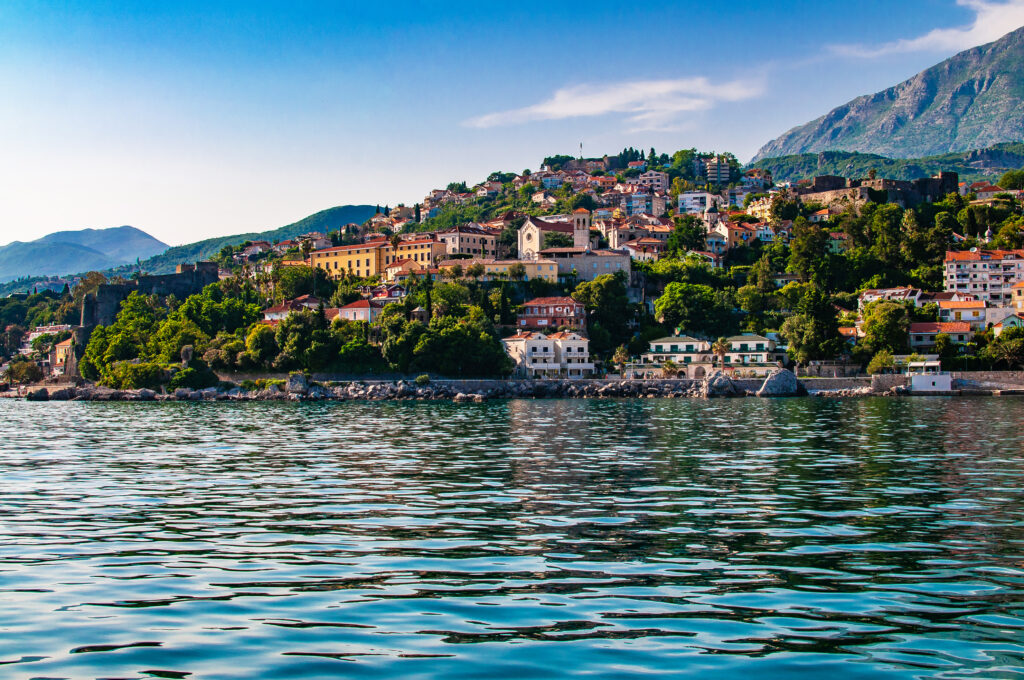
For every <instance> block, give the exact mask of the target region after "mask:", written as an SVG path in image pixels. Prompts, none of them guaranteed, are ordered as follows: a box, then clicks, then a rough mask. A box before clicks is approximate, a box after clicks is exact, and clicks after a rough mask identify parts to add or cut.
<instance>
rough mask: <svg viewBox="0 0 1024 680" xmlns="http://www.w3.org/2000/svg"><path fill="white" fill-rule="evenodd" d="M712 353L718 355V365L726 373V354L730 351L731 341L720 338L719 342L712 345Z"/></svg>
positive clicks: (716, 341)
mask: <svg viewBox="0 0 1024 680" xmlns="http://www.w3.org/2000/svg"><path fill="white" fill-rule="evenodd" d="M711 351H712V352H714V353H715V354H717V355H718V365H719V367H720V368H721V369H722V370H723V371H724V370H725V353H726V352H728V351H729V341H728V340H727V339H725V338H718V340H715V343H714V344H713V345H711Z"/></svg>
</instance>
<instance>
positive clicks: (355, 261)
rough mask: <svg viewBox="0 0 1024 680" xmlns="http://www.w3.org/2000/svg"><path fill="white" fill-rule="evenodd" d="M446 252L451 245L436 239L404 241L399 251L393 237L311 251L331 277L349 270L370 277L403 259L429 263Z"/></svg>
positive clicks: (400, 243) (311, 259) (400, 244)
mask: <svg viewBox="0 0 1024 680" xmlns="http://www.w3.org/2000/svg"><path fill="white" fill-rule="evenodd" d="M446 253H447V246H446V245H445V244H444V243H442V242H441V241H436V240H434V239H414V240H408V241H400V242H399V243H398V248H397V251H396V249H395V248H394V247H393V246H392V245H391V243H390V242H389V241H386V240H376V241H371V242H369V243H358V244H356V245H351V246H335V247H333V248H324V249H323V250H315V251H313V252H312V253H310V261H311V263H312V265H313V266H314V267H320V268H321V269H325V270H327V273H328V274H329V275H330V276H331V278H341V277H342V276H345V275H346V274H352V275H354V276H359V277H367V276H379V275H383V274H384V269H385V268H386V267H387V266H388V265H390V264H391V263H393V262H398V261H400V260H412V261H414V262H417V263H420V264H422V265H423V266H424V267H427V266H430V264H431V263H432V262H434V261H435V260H438V259H441V258H443V257H445V255H446Z"/></svg>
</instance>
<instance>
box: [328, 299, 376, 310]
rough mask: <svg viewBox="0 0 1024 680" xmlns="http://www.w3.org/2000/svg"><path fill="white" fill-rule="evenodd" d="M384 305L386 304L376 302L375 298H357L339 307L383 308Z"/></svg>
mask: <svg viewBox="0 0 1024 680" xmlns="http://www.w3.org/2000/svg"><path fill="white" fill-rule="evenodd" d="M383 307H384V305H382V304H380V303H379V302H374V301H373V300H356V301H355V302H350V303H348V304H347V305H345V306H344V307H339V308H338V309H381V308H383Z"/></svg>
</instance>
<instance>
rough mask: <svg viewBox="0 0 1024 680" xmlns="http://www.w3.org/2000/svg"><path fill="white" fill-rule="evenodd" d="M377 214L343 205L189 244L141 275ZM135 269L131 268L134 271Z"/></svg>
mask: <svg viewBox="0 0 1024 680" xmlns="http://www.w3.org/2000/svg"><path fill="white" fill-rule="evenodd" d="M376 212H377V208H376V206H372V205H341V206H336V207H334V208H328V209H326V210H321V211H320V212H318V213H313V214H312V215H310V216H309V217H305V218H303V219H301V220H299V221H298V222H292V223H291V224H286V225H285V226H283V227H278V228H277V229H271V230H270V231H260V232H250V233H246V234H234V235H233V236H218V237H215V238H208V239H205V240H203V241H196V242H195V243H187V244H185V245H182V246H172V247H171V248H168V249H167V250H165V251H164V252H162V253H160V254H159V255H156V256H154V257H151V258H149V259H147V260H143V261H142V262H141V268H142V271H144V272H146V273H147V274H170V273H172V272H174V268H175V267H176V266H177V265H178V264H180V263H182V262H196V261H198V260H205V259H208V258H210V257H212V256H214V255H216V254H217V253H219V252H220V250H221V248H223V247H224V246H234V245H238V244H239V243H244V242H245V241H259V240H262V241H270V242H271V243H273V242H274V241H284V240H287V239H290V238H295V237H296V236H299V235H301V234H308V233H309V232H311V231H319V232H322V233H325V234H326V233H327V232H330V231H334V230H336V229H338V228H340V227H343V226H345V225H346V224H349V223H351V222H355V223H356V224H362V223H363V222H365V221H366V220H368V219H370V218H371V217H373V215H374V213H376ZM135 269H136V268H135V267H131V270H132V271H134V270H135ZM105 273H107V274H122V275H124V274H126V273H127V269H125V270H124V271H119V270H114V271H113V272H105Z"/></svg>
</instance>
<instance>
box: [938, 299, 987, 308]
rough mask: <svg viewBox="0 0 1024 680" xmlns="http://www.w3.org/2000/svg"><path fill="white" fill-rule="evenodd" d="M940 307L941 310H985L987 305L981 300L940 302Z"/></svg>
mask: <svg viewBox="0 0 1024 680" xmlns="http://www.w3.org/2000/svg"><path fill="white" fill-rule="evenodd" d="M939 307H940V308H941V309H978V308H979V307H980V308H981V309H984V308H985V303H984V302H982V301H981V300H964V301H958V300H939Z"/></svg>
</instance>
